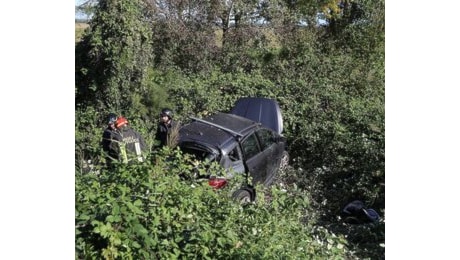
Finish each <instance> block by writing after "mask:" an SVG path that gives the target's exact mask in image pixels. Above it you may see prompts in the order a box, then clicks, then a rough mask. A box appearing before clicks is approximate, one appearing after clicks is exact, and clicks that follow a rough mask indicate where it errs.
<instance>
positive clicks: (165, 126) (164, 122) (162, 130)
mask: <svg viewBox="0 0 460 260" xmlns="http://www.w3.org/2000/svg"><path fill="white" fill-rule="evenodd" d="M174 127H176V122H175V121H174V120H173V112H172V110H171V109H169V108H163V109H162V110H161V113H160V122H159V123H158V126H157V132H156V134H155V140H157V141H159V142H160V144H159V145H157V146H156V147H157V148H161V147H163V146H166V145H168V138H169V134H170V133H171V129H173V128H174Z"/></svg>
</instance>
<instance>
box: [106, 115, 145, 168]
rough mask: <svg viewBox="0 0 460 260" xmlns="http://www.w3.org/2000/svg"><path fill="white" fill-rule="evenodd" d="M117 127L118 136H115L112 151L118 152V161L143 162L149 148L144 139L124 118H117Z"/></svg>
mask: <svg viewBox="0 0 460 260" xmlns="http://www.w3.org/2000/svg"><path fill="white" fill-rule="evenodd" d="M115 127H116V134H115V135H113V141H112V143H111V149H112V150H114V151H116V153H117V155H118V156H117V159H118V161H120V162H123V163H129V162H132V161H133V160H137V161H139V162H143V161H144V153H145V152H146V148H147V146H146V143H145V141H144V138H143V137H142V136H141V135H140V134H139V132H137V131H135V130H134V129H132V128H131V127H130V126H129V123H128V120H127V119H126V118H125V117H123V116H120V117H118V118H117V121H115Z"/></svg>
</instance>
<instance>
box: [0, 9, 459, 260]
mask: <svg viewBox="0 0 460 260" xmlns="http://www.w3.org/2000/svg"><path fill="white" fill-rule="evenodd" d="M26 4H27V7H28V8H24V2H23V1H7V2H5V3H4V4H2V8H4V10H12V11H11V12H5V13H4V14H2V15H1V16H0V22H2V24H4V25H6V26H4V27H3V28H2V41H1V42H0V46H1V48H0V57H2V58H1V59H0V66H1V68H2V69H1V77H0V86H2V88H1V89H2V90H1V91H2V95H1V96H2V102H0V111H1V112H2V114H1V116H2V120H1V122H2V123H3V124H4V126H3V127H2V128H0V136H2V137H3V138H2V154H1V157H0V158H1V159H0V161H1V162H2V171H1V173H0V205H2V209H3V210H2V214H0V230H2V232H0V238H1V240H2V241H3V242H2V245H3V246H2V250H0V259H11V256H13V255H14V258H17V259H37V258H46V259H71V258H74V251H75V249H74V239H75V233H74V232H75V226H74V225H75V219H74V218H75V214H74V210H75V204H74V203H75V201H74V200H75V195H74V191H75V186H74V185H75V183H74V174H75V172H74V171H75V169H74V158H75V156H74V146H75V130H74V126H75V117H74V115H75V113H74V112H75V110H74V98H75V89H74V82H75V76H74V75H75V72H74V70H75V5H72V4H71V2H70V1H62V0H50V1H47V3H46V4H44V3H43V2H42V1H29V2H27V3H26ZM433 4H434V5H435V6H438V7H445V6H448V8H443V12H437V11H433V10H434V9H433ZM385 5H386V6H385V11H386V24H385V37H386V42H385V47H386V50H385V51H386V53H385V128H386V129H385V136H386V138H385V157H386V159H385V165H386V167H385V168H386V169H385V174H386V175H385V176H386V178H385V196H386V208H385V218H386V219H385V221H386V227H385V238H386V239H385V251H386V252H385V256H386V257H387V258H388V259H404V258H407V259H417V258H421V259H447V258H452V257H453V256H457V255H458V254H457V251H458V250H457V247H458V243H457V241H456V239H455V237H454V238H452V237H451V235H454V236H455V234H457V233H460V227H459V226H458V225H456V224H455V218H454V219H452V217H454V216H455V215H454V214H455V213H454V212H453V210H455V207H456V205H457V204H458V202H457V199H458V198H459V197H460V189H459V188H458V181H457V176H458V174H459V173H460V170H459V166H458V161H459V159H458V158H459V152H458V149H459V147H460V135H459V134H458V132H459V131H458V129H459V116H458V113H459V111H460V102H458V99H459V97H460V93H459V89H460V84H459V82H460V81H459V79H458V74H459V73H458V67H459V66H458V64H457V62H458V61H459V60H460V48H458V46H460V39H459V37H457V35H456V34H455V32H456V31H458V28H457V27H458V21H457V17H458V14H457V13H456V12H457V10H459V7H460V6H459V5H460V3H458V2H456V1H442V0H441V1H438V2H436V3H433V2H432V1H430V2H428V1H417V8H416V9H415V8H414V4H413V3H412V2H411V1H407V2H404V1H396V0H387V1H385ZM15 10H17V11H16V12H15ZM427 17H430V18H429V19H428V18H427Z"/></svg>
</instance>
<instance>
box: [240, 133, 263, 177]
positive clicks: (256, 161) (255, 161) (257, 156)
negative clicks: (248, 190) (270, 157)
mask: <svg viewBox="0 0 460 260" xmlns="http://www.w3.org/2000/svg"><path fill="white" fill-rule="evenodd" d="M241 150H242V152H243V157H244V162H245V166H246V171H247V172H248V173H249V175H250V176H251V177H252V183H253V184H254V185H255V184H257V183H260V182H261V181H263V180H264V179H265V176H266V164H267V161H266V160H267V158H266V156H264V154H263V153H261V151H260V146H259V141H258V139H257V136H256V134H255V133H252V134H251V135H249V136H248V137H246V138H245V139H244V140H243V141H242V142H241Z"/></svg>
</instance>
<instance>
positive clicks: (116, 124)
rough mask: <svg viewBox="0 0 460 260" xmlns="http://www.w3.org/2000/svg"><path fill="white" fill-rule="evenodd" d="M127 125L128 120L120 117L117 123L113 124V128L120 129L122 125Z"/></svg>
mask: <svg viewBox="0 0 460 260" xmlns="http://www.w3.org/2000/svg"><path fill="white" fill-rule="evenodd" d="M127 124H128V120H127V119H126V118H124V117H122V116H120V117H118V119H117V121H116V122H115V126H116V127H117V128H120V127H122V126H124V125H127Z"/></svg>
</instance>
